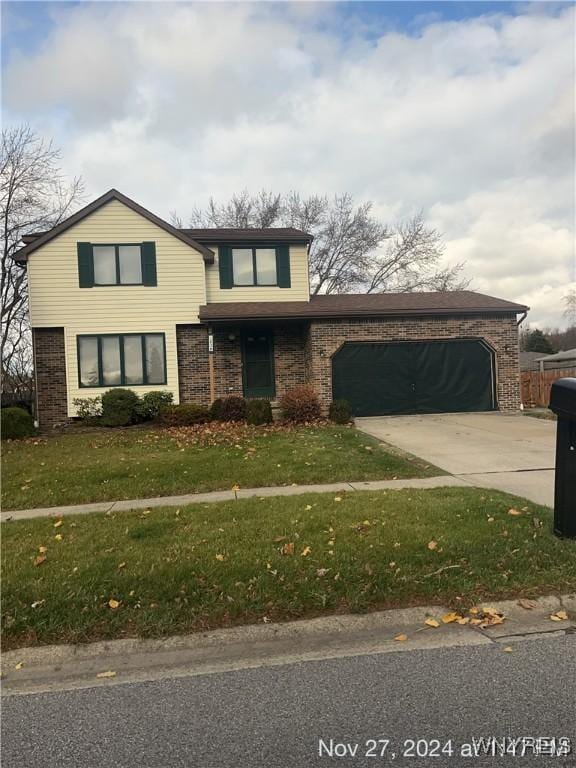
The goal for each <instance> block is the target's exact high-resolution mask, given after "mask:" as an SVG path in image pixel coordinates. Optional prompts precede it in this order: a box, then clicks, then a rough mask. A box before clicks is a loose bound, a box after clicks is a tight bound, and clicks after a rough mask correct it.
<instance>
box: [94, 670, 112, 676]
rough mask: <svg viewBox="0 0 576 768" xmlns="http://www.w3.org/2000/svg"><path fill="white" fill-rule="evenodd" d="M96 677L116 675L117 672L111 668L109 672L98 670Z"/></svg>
mask: <svg viewBox="0 0 576 768" xmlns="http://www.w3.org/2000/svg"><path fill="white" fill-rule="evenodd" d="M96 677H116V672H114V671H113V670H111V669H109V670H108V671H107V672H98V674H97V675H96Z"/></svg>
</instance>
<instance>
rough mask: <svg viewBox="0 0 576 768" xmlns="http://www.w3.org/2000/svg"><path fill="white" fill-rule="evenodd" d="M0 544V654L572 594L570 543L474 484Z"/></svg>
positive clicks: (153, 519) (323, 498)
mask: <svg viewBox="0 0 576 768" xmlns="http://www.w3.org/2000/svg"><path fill="white" fill-rule="evenodd" d="M510 510H513V512H510ZM2 532H3V536H2V586H3V595H2V597H3V600H2V611H3V616H2V626H3V633H4V648H5V649H8V648H14V647H21V646H27V645H34V644H45V643H71V642H85V641H91V640H97V639H108V638H119V637H127V636H142V637H152V636H166V635H173V634H179V633H186V632H191V631H197V630H203V629H208V628H216V627H226V626H231V625H234V624H240V623H251V622H263V621H264V622H267V621H285V620H290V619H296V618H301V617H312V616H317V615H321V614H328V613H342V612H351V611H352V612H358V611H367V610H370V609H377V608H387V607H398V606H406V605H415V604H429V603H444V604H448V605H452V606H453V607H454V608H465V607H466V606H469V605H471V604H475V603H477V602H478V601H480V600H485V599H487V598H505V597H510V596H518V595H522V596H525V597H535V596H537V595H539V594H548V593H552V592H566V591H571V590H574V589H576V542H574V541H567V540H560V539H557V538H555V537H554V536H553V535H552V533H551V513H550V511H549V510H547V509H545V508H543V507H538V506H536V505H534V504H531V503H529V502H524V501H521V500H519V499H517V498H515V497H512V496H508V495H506V494H503V493H500V492H496V491H487V490H483V489H482V490H481V489H473V488H470V489H468V488H465V489H461V488H450V489H449V488H440V489H435V490H426V491H415V490H412V489H410V490H402V491H387V492H355V493H350V494H339V495H335V494H322V495H317V494H308V495H304V496H298V497H285V498H278V497H276V498H266V499H258V498H257V499H246V500H239V501H236V502H226V503H222V504H211V505H202V506H198V505H191V506H188V507H186V508H182V509H174V508H172V509H166V508H165V509H158V510H153V511H150V512H148V513H146V511H144V512H134V513H118V514H116V515H104V514H93V515H83V516H75V517H69V518H65V519H64V520H63V521H62V522H61V523H59V521H57V520H56V521H55V520H54V519H53V518H52V519H46V518H41V519H33V520H23V521H18V522H11V523H5V524H3V526H2Z"/></svg>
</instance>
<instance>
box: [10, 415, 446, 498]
mask: <svg viewBox="0 0 576 768" xmlns="http://www.w3.org/2000/svg"><path fill="white" fill-rule="evenodd" d="M2 448H3V450H2V464H3V478H2V479H3V484H2V507H3V509H5V510H6V509H29V508H33V507H53V506H59V505H67V504H85V503H90V502H97V501H109V500H110V501H114V500H117V499H137V498H150V497H154V496H172V495H178V494H185V493H198V492H203V491H217V490H227V489H229V488H231V487H232V486H234V485H236V484H237V485H240V486H241V487H243V488H250V487H252V488H254V487H262V486H268V485H292V484H295V483H296V484H298V485H305V484H309V483H330V482H337V481H344V480H353V481H354V480H390V479H393V478H406V477H426V476H431V475H438V474H443V473H442V472H441V470H438V469H437V468H434V467H431V466H430V465H429V464H427V463H426V462H424V461H421V460H420V459H417V458H414V457H406V456H403V455H398V454H396V453H394V452H392V451H390V450H387V449H386V447H385V446H382V445H381V444H380V443H379V442H378V441H377V440H375V439H373V438H371V437H369V436H368V435H365V434H363V433H362V432H358V431H357V430H355V429H354V428H352V427H338V426H327V425H321V426H307V427H277V426H269V427H250V426H247V425H244V424H216V425H212V424H209V425H206V426H202V427H200V428H188V429H187V428H181V429H159V428H158V429H126V430H94V431H90V432H79V433H76V434H74V433H70V434H64V435H60V436H57V437H56V436H54V437H48V438H34V439H30V440H22V441H14V442H6V443H4V444H3V446H2Z"/></svg>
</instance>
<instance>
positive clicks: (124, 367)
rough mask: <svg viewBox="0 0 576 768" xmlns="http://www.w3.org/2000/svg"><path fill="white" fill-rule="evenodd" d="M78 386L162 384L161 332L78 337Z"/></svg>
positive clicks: (163, 379) (163, 371) (163, 361)
mask: <svg viewBox="0 0 576 768" xmlns="http://www.w3.org/2000/svg"><path fill="white" fill-rule="evenodd" d="M78 372H79V380H80V381H79V384H80V386H81V387H121V386H129V387H131V386H137V385H139V384H140V385H146V384H148V385H149V384H166V345H165V339H164V334H163V333H123V334H104V335H97V336H92V335H91V336H78Z"/></svg>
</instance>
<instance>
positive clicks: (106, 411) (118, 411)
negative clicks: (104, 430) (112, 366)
mask: <svg viewBox="0 0 576 768" xmlns="http://www.w3.org/2000/svg"><path fill="white" fill-rule="evenodd" d="M139 403H140V398H139V397H138V395H137V394H136V392H133V391H132V390H131V389H122V388H121V387H120V388H118V389H109V390H108V391H107V392H104V394H103V395H102V424H104V426H105V427H125V426H127V425H128V424H133V423H134V422H135V421H138V406H139Z"/></svg>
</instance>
